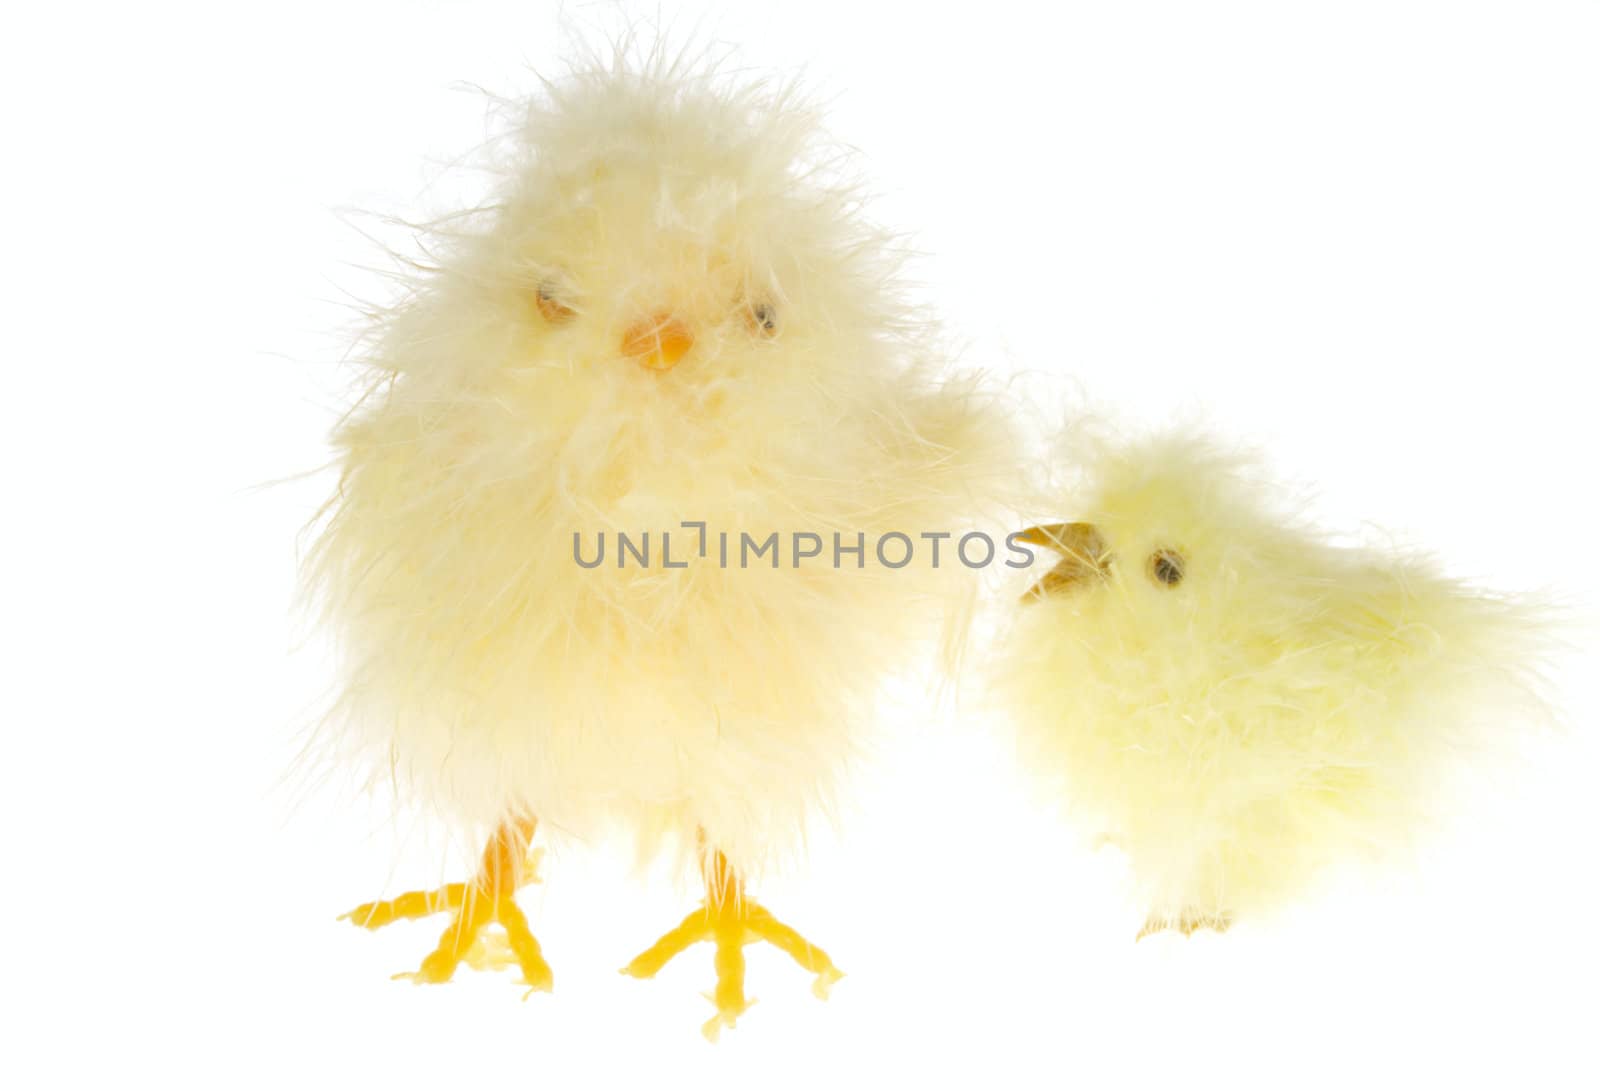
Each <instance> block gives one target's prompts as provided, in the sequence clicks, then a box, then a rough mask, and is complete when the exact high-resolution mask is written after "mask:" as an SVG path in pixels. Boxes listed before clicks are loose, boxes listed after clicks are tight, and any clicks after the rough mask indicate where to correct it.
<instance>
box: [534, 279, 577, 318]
mask: <svg viewBox="0 0 1600 1091" xmlns="http://www.w3.org/2000/svg"><path fill="white" fill-rule="evenodd" d="M562 294H563V292H562V288H561V285H560V283H559V282H557V281H556V280H554V279H550V280H541V281H540V282H539V287H538V288H537V289H536V290H535V292H534V302H535V303H536V304H537V305H538V307H539V313H540V314H542V315H544V320H545V321H546V322H565V321H566V320H567V319H569V318H571V317H572V316H573V315H574V314H577V313H578V312H576V311H574V310H573V309H572V308H571V307H569V306H568V305H567V304H566V303H564V302H562V299H561V297H562Z"/></svg>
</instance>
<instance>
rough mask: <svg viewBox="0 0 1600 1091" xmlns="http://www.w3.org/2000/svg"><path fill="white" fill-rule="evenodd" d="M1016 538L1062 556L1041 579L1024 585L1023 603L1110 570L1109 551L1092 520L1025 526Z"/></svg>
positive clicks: (1076, 584)
mask: <svg viewBox="0 0 1600 1091" xmlns="http://www.w3.org/2000/svg"><path fill="white" fill-rule="evenodd" d="M1017 541H1019V542H1026V543H1027V544H1028V545H1035V546H1043V547H1045V548H1047V549H1053V550H1055V551H1056V552H1057V553H1059V554H1061V556H1062V558H1063V559H1062V561H1061V563H1059V564H1057V565H1056V566H1055V567H1054V568H1052V569H1051V570H1050V571H1049V572H1046V573H1045V574H1044V578H1043V579H1041V580H1040V581H1039V582H1038V583H1036V584H1034V585H1033V586H1032V587H1030V588H1028V591H1027V593H1026V594H1024V595H1023V596H1022V601H1023V602H1032V601H1034V600H1035V599H1042V598H1044V597H1045V596H1046V595H1053V594H1055V593H1057V592H1059V591H1066V590H1070V589H1071V588H1074V587H1079V586H1081V585H1082V584H1083V583H1085V582H1086V581H1087V580H1088V579H1089V578H1090V577H1092V576H1104V575H1105V574H1106V573H1107V572H1109V571H1110V570H1111V550H1110V549H1109V548H1108V547H1107V546H1106V540H1105V539H1104V538H1103V537H1101V536H1100V531H1099V530H1098V529H1096V527H1095V525H1094V524H1093V523H1051V524H1050V525H1048V526H1042V527H1029V528H1028V529H1027V530H1025V531H1023V532H1022V533H1021V534H1019V535H1017Z"/></svg>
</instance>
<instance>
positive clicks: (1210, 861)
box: [1001, 436, 1537, 930]
mask: <svg viewBox="0 0 1600 1091" xmlns="http://www.w3.org/2000/svg"><path fill="white" fill-rule="evenodd" d="M1095 469H1096V470H1097V471H1098V476H1097V477H1096V480H1095V487H1094V488H1093V489H1092V490H1091V495H1090V497H1089V499H1088V502H1087V504H1086V505H1085V509H1084V515H1085V516H1086V517H1087V519H1088V520H1089V522H1086V523H1079V524H1066V525H1061V526H1056V527H1050V528H1040V530H1039V531H1035V532H1033V540H1035V541H1037V542H1040V543H1041V544H1045V545H1047V546H1054V547H1056V548H1057V549H1059V550H1060V551H1061V552H1062V553H1063V554H1064V555H1065V556H1066V560H1064V561H1063V562H1062V564H1061V567H1060V568H1059V569H1058V570H1057V572H1055V573H1053V574H1052V576H1053V578H1047V579H1046V581H1043V583H1042V585H1041V586H1040V588H1039V589H1038V592H1037V593H1035V594H1031V595H1030V596H1029V601H1028V602H1027V605H1025V606H1024V607H1023V608H1022V614H1021V616H1020V617H1019V619H1018V625H1017V627H1016V630H1015V633H1014V636H1013V644H1012V645H1011V647H1010V648H1009V649H1008V652H1007V655H1006V658H1005V660H1004V663H1003V666H1002V678H1001V686H1002V689H1003V690H1004V691H1005V692H1006V693H1007V694H1008V695H1009V698H1010V701H1011V703H1012V706H1013V708H1014V710H1015V713H1016V717H1017V720H1018V722H1019V724H1020V725H1021V727H1022V730H1023V734H1024V738H1025V740H1026V741H1027V744H1028V748H1029V749H1030V751H1031V752H1032V754H1033V755H1034V756H1035V757H1036V758H1037V759H1038V761H1039V763H1040V765H1041V766H1042V767H1043V768H1044V769H1045V770H1046V771H1047V772H1051V773H1054V774H1058V775H1059V776H1060V777H1062V778H1063V782H1064V787H1065V790H1066V792H1067V793H1068V795H1069V796H1070V799H1071V801H1072V804H1073V806H1074V808H1075V809H1078V810H1080V811H1082V812H1083V813H1084V814H1085V815H1087V816H1089V817H1090V819H1091V820H1093V821H1098V822H1099V823H1101V824H1102V826H1103V828H1104V830H1105V832H1106V834H1107V835H1108V838H1109V840H1110V841H1111V842H1112V843H1114V844H1116V845H1119V846H1120V847H1121V848H1122V849H1123V850H1125V851H1126V853H1127V855H1128V857H1129V859H1130V861H1131V864H1132V869H1133V873H1134V876H1135V879H1136V881H1137V883H1138V886H1139V891H1140V895H1141V897H1142V899H1143V900H1144V902H1145V903H1146V905H1147V908H1148V910H1149V913H1150V924H1149V927H1160V926H1163V925H1173V926H1177V927H1181V928H1184V929H1186V930H1192V929H1193V928H1194V927H1196V926H1198V925H1206V924H1209V925H1214V926H1220V927H1225V926H1226V925H1227V923H1228V922H1230V921H1231V920H1233V919H1234V918H1235V916H1237V915H1240V914H1253V913H1256V912H1259V911H1262V910H1265V909H1268V908H1271V907H1274V906H1276V905H1277V904H1279V903H1280V902H1282V901H1283V900H1285V899H1286V898H1288V897H1290V896H1291V895H1293V894H1294V893H1295V892H1296V891H1298V890H1299V889H1301V888H1302V887H1303V886H1304V885H1305V884H1306V883H1307V882H1308V881H1309V880H1310V879H1311V878H1312V877H1313V876H1314V875H1315V874H1316V873H1317V872H1318V871H1319V870H1320V869H1322V868H1323V867H1325V866H1326V865H1328V864H1330V863H1332V862H1334V861H1336V860H1338V859H1339V858H1341V857H1342V856H1346V855H1348V854H1352V853H1360V852H1364V851H1365V850H1367V849H1369V848H1374V847H1379V846H1381V845H1382V844H1383V843H1385V842H1389V841H1392V840H1394V839H1396V838H1397V837H1404V836H1405V835H1406V833H1407V832H1409V831H1410V830H1411V828H1412V827H1413V826H1414V825H1415V823H1416V822H1417V821H1418V819H1419V817H1420V814H1419V811H1420V808H1421V805H1422V803H1423V801H1424V800H1425V798H1426V796H1427V794H1428V789H1429V787H1430V785H1431V784H1432V783H1433V782H1434V781H1435V780H1436V779H1437V777H1438V776H1439V774H1440V772H1441V769H1440V765H1441V763H1442V762H1443V761H1444V760H1445V759H1446V758H1447V757H1448V755H1449V753H1450V752H1451V751H1453V750H1456V749H1458V748H1461V747H1464V746H1468V745H1470V744H1472V743H1474V742H1475V741H1478V740H1480V739H1482V738H1483V737H1484V736H1483V734H1482V730H1483V729H1484V728H1487V727H1489V726H1491V725H1492V724H1495V723H1496V720H1495V719H1494V718H1496V717H1498V718H1503V717H1504V716H1505V715H1506V714H1507V713H1508V702H1510V703H1511V704H1512V705H1514V704H1515V703H1516V702H1518V701H1521V700H1524V699H1526V695H1527V693H1528V691H1527V689H1526V683H1527V682H1528V680H1529V677H1530V675H1529V673H1528V672H1529V669H1530V668H1531V667H1532V666H1533V660H1532V658H1531V656H1530V653H1531V650H1532V648H1533V645H1534V642H1535V640H1536V633H1537V626H1536V625H1535V624H1534V622H1533V619H1532V617H1531V616H1530V615H1529V614H1528V613H1527V612H1526V611H1525V610H1523V609H1522V608H1520V607H1518V606H1517V605H1516V604H1514V603H1512V602H1510V601H1508V600H1505V599H1502V598H1499V597H1496V596H1492V595H1488V594H1484V593H1482V592H1478V591H1474V590H1472V589H1470V588H1467V587H1465V586H1462V585H1460V584H1458V583H1455V582H1453V581H1450V580H1448V579H1445V578H1443V577H1441V576H1440V575H1438V574H1437V573H1436V571H1434V569H1433V568H1432V566H1431V565H1429V564H1428V563H1427V562H1426V561H1424V560H1421V559H1412V558H1403V557H1398V556H1390V555H1385V554H1382V553H1377V552H1372V551H1367V550H1360V549H1347V548H1338V547H1335V546H1332V545H1329V544H1327V543H1325V542H1324V541H1322V540H1319V538H1318V537H1317V536H1316V535H1315V534H1314V533H1313V532H1312V531H1310V530H1309V529H1307V528H1305V527H1302V526H1300V525H1297V524H1296V522H1295V520H1294V519H1293V518H1292V516H1290V515H1289V514H1288V513H1287V511H1286V508H1285V506H1284V505H1283V504H1282V503H1281V501H1280V498H1279V496H1278V494H1277V490H1275V489H1274V488H1273V486H1272V485H1271V484H1270V483H1268V482H1265V481H1264V480H1262V479H1261V477H1260V472H1259V469H1258V468H1257V467H1256V466H1254V465H1253V464H1252V463H1251V462H1250V461H1248V460H1245V459H1239V458H1235V457H1232V456H1230V455H1227V454H1225V453H1221V452H1219V451H1218V450H1217V449H1216V448H1214V447H1212V446H1211V445H1209V444H1207V443H1206V442H1205V441H1203V440H1199V439H1196V438H1193V437H1182V436H1180V437H1165V438H1159V439H1157V440H1154V441H1150V442H1146V443H1143V444H1136V445H1132V446H1129V447H1127V448H1124V449H1119V450H1106V451H1104V452H1102V453H1101V455H1100V456H1099V459H1098V461H1097V463H1096V464H1095Z"/></svg>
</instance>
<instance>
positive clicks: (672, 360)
mask: <svg viewBox="0 0 1600 1091" xmlns="http://www.w3.org/2000/svg"><path fill="white" fill-rule="evenodd" d="M693 347H694V334H693V333H691V332H690V331H689V327H688V326H687V325H685V324H684V323H683V322H682V321H681V320H679V319H677V318H674V317H673V316H671V315H667V314H658V315H653V316H651V317H650V318H645V319H641V320H640V321H638V322H635V323H634V324H633V325H631V326H629V327H628V328H627V329H626V330H625V331H623V334H622V354H623V355H624V356H631V357H633V358H634V359H635V360H638V361H639V363H640V364H641V365H642V366H644V367H647V368H649V369H650V370H651V371H670V370H672V367H673V365H674V364H676V363H677V362H678V361H679V360H681V359H683V354H684V353H686V352H688V351H689V350H690V349H691V348H693Z"/></svg>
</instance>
